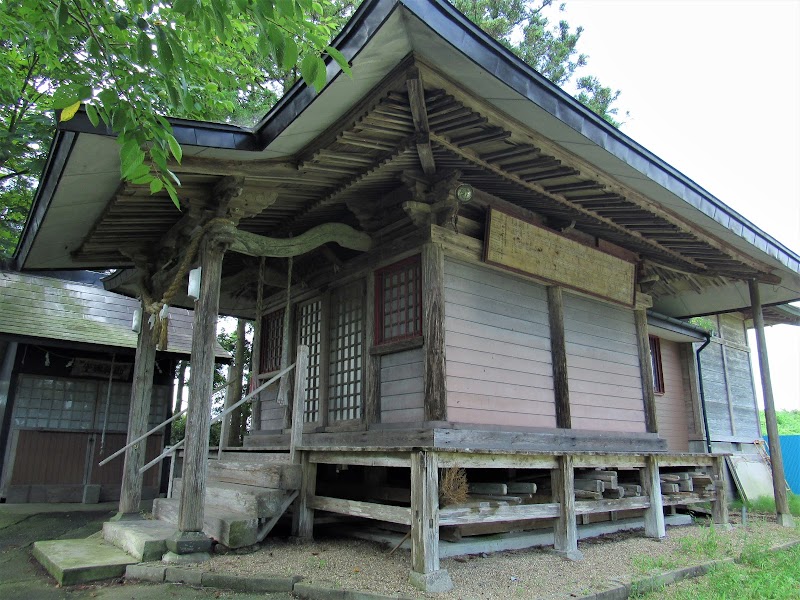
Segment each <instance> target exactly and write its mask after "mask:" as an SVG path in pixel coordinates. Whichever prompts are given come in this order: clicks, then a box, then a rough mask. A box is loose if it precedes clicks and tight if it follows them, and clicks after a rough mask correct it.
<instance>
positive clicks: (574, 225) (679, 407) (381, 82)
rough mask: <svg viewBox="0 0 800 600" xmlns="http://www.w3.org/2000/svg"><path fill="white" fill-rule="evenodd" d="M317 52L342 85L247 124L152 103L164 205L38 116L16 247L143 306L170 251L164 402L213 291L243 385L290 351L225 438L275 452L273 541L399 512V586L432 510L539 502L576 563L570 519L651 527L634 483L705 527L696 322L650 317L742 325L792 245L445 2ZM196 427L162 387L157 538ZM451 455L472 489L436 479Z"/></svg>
mask: <svg viewBox="0 0 800 600" xmlns="http://www.w3.org/2000/svg"><path fill="white" fill-rule="evenodd" d="M334 45H335V46H336V47H337V48H338V49H339V50H340V51H341V52H343V53H344V55H345V56H346V57H347V58H348V59H349V60H350V61H351V63H352V69H353V76H352V78H350V77H348V76H346V75H344V74H342V73H341V72H340V71H339V69H338V67H337V66H336V65H335V64H334V63H330V64H329V65H328V83H327V85H326V87H325V88H324V89H323V90H322V91H321V92H319V93H315V92H314V91H313V90H312V89H310V88H308V87H306V86H304V85H303V84H298V85H296V86H295V87H293V88H292V89H291V90H290V91H289V92H288V93H287V94H286V96H285V97H284V98H283V99H282V100H281V101H280V102H279V103H278V104H277V105H276V106H275V107H274V108H273V109H272V110H271V111H270V112H269V113H268V114H267V115H266V117H265V118H264V119H263V120H262V121H261V122H260V123H259V124H258V125H257V126H256V127H255V128H254V129H243V128H239V127H234V126H230V125H222V124H216V123H203V122H189V121H183V120H174V121H173V122H172V123H173V128H174V132H175V136H176V137H177V139H178V140H179V141H180V142H181V143H182V144H184V148H185V150H184V158H183V161H182V162H181V164H175V165H173V166H172V169H173V170H174V171H175V172H176V173H177V174H178V176H179V177H180V179H181V182H182V187H181V189H180V198H181V203H182V210H181V211H180V212H179V211H177V210H176V209H175V207H174V206H173V205H172V203H171V202H170V201H169V199H168V198H166V196H163V197H162V196H161V195H156V196H151V195H150V194H149V190H147V189H144V188H142V187H140V186H136V185H131V184H127V183H126V184H120V180H119V159H118V153H117V145H116V141H115V139H114V138H113V137H112V136H110V135H109V134H108V132H107V131H105V130H102V129H98V128H94V127H92V126H91V124H90V123H89V121H88V119H87V118H86V117H85V115H84V114H82V113H79V114H78V115H77V116H76V117H75V118H74V119H72V120H71V121H69V122H67V123H65V124H63V125H62V127H61V128H60V129H59V131H58V133H57V135H56V140H55V142H54V145H53V149H52V153H51V156H50V160H49V163H48V167H47V170H46V172H45V177H44V180H43V182H42V185H41V188H40V191H39V194H38V197H37V200H36V205H35V207H34V210H33V215H32V218H31V220H30V223H29V225H28V228H27V229H26V231H25V234H24V237H23V240H22V243H21V248H20V251H19V253H18V256H17V260H18V261H19V266H20V267H22V268H24V269H29V270H36V269H52V268H65V269H69V268H71V269H79V268H90V267H91V268H97V267H104V268H111V267H115V268H119V269H121V271H120V272H119V274H118V275H117V276H116V277H115V278H113V280H112V281H111V284H112V285H113V286H114V287H115V289H117V290H122V291H124V292H126V293H129V294H131V295H135V296H140V297H143V298H145V299H146V304H147V307H146V308H149V309H150V310H151V311H153V310H155V311H156V312H157V309H158V307H159V302H158V300H159V299H160V298H162V297H163V296H164V294H165V292H166V290H167V288H168V287H170V285H171V284H172V283H173V282H175V281H176V280H177V279H185V272H186V269H187V267H195V266H197V265H200V266H201V267H202V289H201V291H200V295H199V300H198V301H197V307H196V320H195V325H194V334H195V338H194V342H195V345H194V346H193V349H192V364H193V370H194V371H195V373H194V374H193V377H192V394H193V398H196V399H202V398H207V397H208V396H209V390H210V381H211V379H210V378H211V375H210V373H211V366H210V365H211V362H210V361H211V355H210V353H209V348H210V344H211V341H213V336H214V324H215V321H216V317H217V314H218V313H223V314H230V315H241V316H245V317H248V318H252V319H256V320H257V321H258V323H259V335H258V336H257V344H256V351H255V353H256V356H257V362H256V364H257V365H258V371H259V373H260V374H259V382H265V381H266V380H267V379H269V378H270V377H272V376H273V375H274V374H275V373H278V372H280V371H281V370H282V369H284V368H286V367H288V366H290V365H291V363H294V361H295V359H294V357H295V355H296V354H297V355H299V356H300V360H299V363H300V364H299V366H298V367H297V368H296V369H295V370H296V374H295V378H296V384H295V385H294V391H293V393H290V392H292V390H291V389H290V387H291V386H290V385H289V383H290V382H289V378H288V377H286V378H284V380H283V382H282V384H281V385H280V386H273V387H271V388H269V389H267V390H266V391H264V392H262V393H261V394H260V402H258V403H257V404H256V405H255V406H254V422H253V427H252V431H251V432H250V435H249V437H248V439H247V440H246V449H245V450H240V451H238V452H237V453H236V459H237V460H240V461H242V460H244V458H243V455H245V454H247V456H248V457H249V459H248V460H250V461H251V463H252V461H256V462H257V460H258V459H257V458H256V459H254V458H253V457H258V456H259V455H260V456H262V459H261V460H263V461H267V460H268V457H269V454H268V453H269V452H284V451H286V450H288V449H290V448H291V450H292V457H293V458H294V460H295V462H296V463H297V464H299V465H300V466H299V467H297V468H296V469H295V470H294V471H293V474H292V476H287V477H286V478H285V479H282V481H284V482H285V487H286V488H291V487H292V486H295V487H298V486H299V496H298V500H297V501H296V506H295V515H297V520H298V522H299V523H298V527H299V531H300V533H301V534H302V535H311V532H312V527H313V519H314V513H315V511H326V512H328V513H339V514H345V515H350V516H359V517H365V518H368V519H372V520H376V521H382V522H386V523H390V524H393V526H395V527H400V528H405V529H409V528H410V531H411V540H412V563H413V572H412V578H413V579H414V581H416V582H417V584H418V585H420V586H421V587H423V588H424V589H430V590H432V589H444V588H446V587H447V582H448V580H449V578H448V577H447V574H446V573H445V572H442V571H440V570H439V560H438V557H439V554H438V551H439V540H440V531H441V532H443V531H445V530H446V529H447V528H450V529H453V528H457V527H463V528H465V529H464V530H466V529H467V528H469V527H473V528H475V527H478V526H480V527H484V531H490V530H491V527H490V526H493V527H495V528H498V527H500V525H503V526H505V527H506V528H508V523H512V524H513V523H518V524H519V523H522V525H520V527H523V528H525V527H532V526H534V525H536V523H537V522H538V523H546V524H547V526H548V527H551V528H552V530H553V532H554V545H555V547H556V549H557V550H559V551H561V552H563V553H565V554H566V555H567V556H570V557H578V556H579V553H578V550H577V536H578V534H577V530H576V516H581V515H584V516H585V515H596V514H601V513H605V514H608V513H617V512H621V511H638V514H640V515H642V514H643V515H644V525H645V533H646V534H647V535H650V536H656V537H660V536H663V535H664V514H663V511H662V506H663V505H670V504H687V503H691V502H696V501H706V500H709V499H711V500H713V505H714V517H715V520H716V521H718V522H725V520H726V518H727V513H726V508H725V497H724V488H723V487H722V486H721V479H722V470H723V468H724V467H723V462H722V459H721V455H720V454H713V453H710V452H709V449H708V448H707V447H706V445H705V443H704V442H703V439H704V437H703V436H704V430H705V428H706V426H705V425H704V417H703V414H704V406H703V403H702V401H701V400H702V399H701V397H700V396H701V394H700V391H699V390H700V386H699V382H698V375H697V361H696V350H697V347H699V345H700V343H702V342H704V341H705V335H704V333H703V332H702V331H699V330H698V329H697V328H696V327H692V326H689V325H687V324H686V323H684V322H682V321H680V320H679V319H683V318H686V317H691V316H695V315H708V314H717V313H733V312H735V311H741V310H751V309H752V311H753V313H754V316H755V321H756V327H757V329H758V330H759V331H760V332H761V334H762V337H761V339H762V340H763V320H762V319H761V307H762V305H775V304H782V303H786V302H790V301H793V300H796V299H798V298H800V257H798V256H797V255H796V254H795V253H793V252H792V251H790V250H789V249H787V248H786V247H785V246H783V245H782V244H781V243H780V242H778V241H776V240H775V239H773V238H772V237H770V236H769V235H767V234H766V233H764V232H763V231H761V230H759V229H758V228H757V227H755V226H754V225H753V224H751V223H749V222H748V221H747V220H746V219H744V218H743V217H741V216H740V215H738V214H736V213H735V212H734V211H732V210H731V209H730V208H728V207H727V206H725V205H724V204H723V203H722V202H721V201H719V200H718V199H716V198H714V197H713V196H712V195H711V194H709V193H708V192H707V191H705V190H704V189H703V188H701V187H700V186H698V185H697V184H696V183H694V182H693V181H691V180H689V179H688V178H687V177H685V176H684V175H682V174H681V173H679V172H677V171H676V170H675V169H674V168H672V167H671V166H669V165H668V164H666V163H665V162H663V161H662V160H660V159H659V158H658V157H656V156H654V155H653V154H651V153H650V152H648V151H647V150H646V149H645V148H643V147H641V146H640V145H638V144H637V143H636V142H634V141H633V140H631V139H630V138H628V137H627V136H626V135H625V134H623V133H621V132H620V131H618V130H616V129H614V128H613V127H611V126H609V125H608V124H607V123H606V122H604V121H603V120H601V119H600V118H599V117H597V116H596V115H595V114H593V113H591V112H590V111H589V110H587V109H586V108H585V107H583V106H582V105H580V104H579V103H577V102H576V101H575V100H574V99H573V98H571V97H570V96H568V95H567V94H565V93H564V92H563V91H561V90H560V89H558V88H557V87H556V86H554V85H553V84H551V83H550V82H549V81H547V80H546V79H544V78H543V77H542V76H540V75H539V74H538V73H536V72H535V71H533V70H532V69H531V68H530V67H528V66H526V65H525V64H524V63H522V62H521V61H520V60H519V59H518V58H516V57H515V56H514V55H512V54H511V53H510V52H508V51H507V50H506V49H505V48H504V47H502V46H501V45H500V44H498V43H496V42H495V41H493V40H492V39H490V38H489V37H488V36H487V35H486V34H485V33H483V32H482V31H481V30H480V29H478V28H477V27H476V26H475V25H473V24H472V23H471V22H469V21H468V20H467V19H466V18H465V17H464V16H463V15H461V14H460V13H458V12H457V11H456V10H455V9H454V8H453V7H451V6H450V5H449V4H447V3H446V2H443V1H441V0H366V1H365V2H364V3H363V4H362V5H361V6H360V8H359V9H358V10H357V11H356V13H355V14H354V16H353V18H352V19H351V21H350V22H349V23H348V24H347V25H346V26H345V28H344V30H343V31H342V33H341V34H340V35H339V37H338V38H337V39H336V40H335V41H334ZM198 237H199V238H200V239H201V243H200V245H199V251H198V253H197V255H196V256H191V255H190V256H188V257H187V256H186V250H187V249H188V248H190V247H194V246H195V245H196V244H194V245H193V244H192V242H193V240H194V241H196V240H197V239H198ZM182 289H183V288H182ZM287 290H288V294H287ZM168 303H170V304H176V305H181V304H185V305H187V306H191V301H190V300H189V299H188V298H187V297H186V296H185V291H181V292H180V293H178V294H177V295H174V297H172V298H170V299H169V302H168ZM722 318H723V319H726V318H727V317H724V316H723V317H722ZM759 323H760V325H759ZM726 331H727V330H726ZM143 332H144V333H143V334H142V336H140V340H139V349H140V354H142V355H144V354H145V353H146V349H147V348H148V347H150V345H151V344H152V341H151V339H150V338H152V337H153V334H152V333H151V332H148V331H147V328H143ZM692 344H696V345H697V347H695V346H693V345H692ZM761 346H763V344H762V345H761ZM298 350H300V352H298ZM761 350H762V352H761V356H762V361H765V360H766V356H765V349H764V348H763V347H762V348H761ZM306 351H307V363H308V368H307V375H304V373H305V372H306V370H305V369H303V368H301V367H303V363H305V362H306V358H305V357H306V354H305V353H306ZM145 362H146V361H145ZM140 368H141V369H145V366H144V362H143V363H142V365H139V363H138V362H137V369H140ZM142 372H143V371H142ZM200 373H204V374H205V375H206V377H201V376H200ZM142 385H143V386H145V385H146V383H144V382H143V383H142ZM276 387H277V389H276ZM144 396H146V393H145V394H144ZM144 396H143V397H144ZM292 400H294V401H295V402H298V401H299V402H302V404H298V405H297V406H298V408H299V410H295V411H294V414H292V411H291V410H290V408H289V407H290V406H291V404H292ZM727 409H728V407H727V406H726V407H725V410H727ZM730 410H731V415H733V418H734V419H739V418H741V419H743V420H742V421H741V422H742V423H745V422H747V423H749V424H748V425H747V427H750V425H751V424H752V423H751V422H755V421H754V419H755V415H754V410H755V409H754V407H753V406H749V407H744V408H742V410H741V411H739V410H738V407H737V406H736V405H735V404H731V408H730ZM737 411H738V412H737ZM746 411H749V413H747V412H746ZM300 413H302V414H300ZM748 415H749V416H748ZM747 419H750V421H747ZM208 420H209V416H208V410H207V407H204V405H203V402H202V401H201V400H197V401H196V402H194V403H190V412H189V421H188V426H187V440H186V451H185V455H184V458H183V477H182V486H181V491H180V501H178V500H175V502H179V508H178V509H177V511H178V518H177V522H178V523H179V529H180V531H181V532H183V533H185V534H186V535H185V536H184V537H183V538H181V540H183V541H185V542H186V543H185V544H183V545H181V543H175V544H173V545H172V548H174V549H177V550H175V551H181V550H182V549H183V550H184V551H189V550H196V549H198V548H202V543H201V542H202V539H204V535H203V534H202V533H201V532H202V531H203V529H204V521H203V519H204V512H203V511H204V509H203V501H202V500H203V498H204V497H205V496H204V494H206V491H207V490H206V472H207V469H206V467H205V461H206V460H207V456H208V454H207V452H208V450H207V444H208V441H207V435H206V432H207V427H208ZM737 422H738V421H737ZM757 427H758V425H757V422H755V430H754V431H753V430H751V429H752V428H750V429H748V428H746V427H745V426H744V425H742V426H741V428H740V431H742V432H743V433H742V435H741V440H739V441H742V440H746V439H749V441H752V439H754V436H756V437H757V434H758V431H757ZM143 430H144V429H143V426H140V427H139V429H136V428H135V427H133V428H132V429H131V430H129V439H131V440H132V439H134V438H135V437H136V436H137V435H139V434H140V433H141V432H143ZM733 437H734V436H731V438H732V441H731V443H734V441H733ZM750 438H752V439H750ZM259 453H260V454H259ZM223 458H224V456H223V455H220V458H218V459H215V460H223ZM273 458H274V457H273ZM774 458H775V455H774V453H773V460H774ZM211 462H212V463H213V461H211ZM451 467H458V468H463V469H465V470H466V476H467V480H468V482H469V486H470V487H469V489H470V492H471V493H472V494H473V496H475V495H477V496H475V497H472V498H471V499H469V500H467V501H466V502H460V503H459V502H455V503H453V504H449V503H448V502H447V501H446V500H442V501H441V502H440V497H439V492H440V483H439V474H440V472H446V471H447V470H448V469H450V468H451ZM127 469H128V467H127V466H126V470H127ZM597 469H601V470H600V471H598V470H597ZM609 469H613V470H614V472H613V473H612V472H609ZM232 470H233V467H230V468H229V469H228V470H227V471H228V473H230V472H232ZM220 471H221V469H211V470H210V471H208V473H209V476H212V475H214V473H216V474H217V475H219V474H220ZM126 472H127V471H126ZM136 472H137V471H136V468H134V466H133V465H132V466H131V471H130V473H131V475H130V481H131V483H130V486H134V487H135V485H137V480H136V477H135V473H136ZM228 476H230V475H228ZM138 477H141V475H139V476H138ZM604 480H606V482H607V483H608V485H607V486H599V485H598V484H594V483H589V484H586V483H585V482H586V481H590V482H592V481H593V482H601V483H602V482H603V481H604ZM693 481H694V482H695V485H696V486H697V488H696V489H695V490H694V491H692V483H693ZM292 482H293V483H292ZM665 482H666V483H667V484H668V485H667V487H665V488H664V491H665V495H662V487H663V486H664V483H665ZM672 482H674V483H672ZM680 482H684V483H680ZM240 483H241V482H240ZM587 486H588V487H589V488H591V489H583V488H584V487H587ZM592 486H594V487H592ZM600 487H603V489H600ZM606 488H608V489H607V491H608V492H611V494H608V493H606V491H604V490H605V489H606ZM509 489H511V490H517V495H514V494H513V493H511V492H509ZM537 489H538V491H537ZM620 490H622V491H620ZM503 496H509V498H507V499H505V500H504V499H503ZM511 496H513V498H514V499H513V500H512V499H511ZM293 497H294V496H288V497H287V498H288V501H289V502H290V501H291V499H292V498H293ZM780 506H781V505H780V502H779V507H780ZM135 509H136V506H135V503H132V502H130V501H128V500H126V498H125V497H123V502H122V505H121V507H120V510H121V512H130V511H133V510H135ZM779 510H780V508H779ZM784 513H785V514H783V517H784V518H786V519H788V518H790V517H789V516H788V512H787V511H784ZM259 518H261V517H259ZM498 524H499V525H498ZM440 528H441V530H440ZM496 530H498V531H499V530H502V529H499V528H498V529H496ZM189 534H192V535H189ZM181 540H178V542H181ZM187 540H188V541H187ZM190 541H192V542H196V544H195V545H192V544H191V543H189V542H190Z"/></svg>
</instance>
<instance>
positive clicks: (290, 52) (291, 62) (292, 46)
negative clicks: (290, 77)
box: [281, 36, 299, 71]
mask: <svg viewBox="0 0 800 600" xmlns="http://www.w3.org/2000/svg"><path fill="white" fill-rule="evenodd" d="M283 39H284V41H285V45H284V48H283V60H282V61H281V67H283V69H285V70H287V71H288V70H289V69H291V68H293V67H294V66H295V65H296V64H297V56H298V53H299V51H298V49H297V42H295V41H294V40H293V39H292V38H290V37H288V36H287V37H285V38H283Z"/></svg>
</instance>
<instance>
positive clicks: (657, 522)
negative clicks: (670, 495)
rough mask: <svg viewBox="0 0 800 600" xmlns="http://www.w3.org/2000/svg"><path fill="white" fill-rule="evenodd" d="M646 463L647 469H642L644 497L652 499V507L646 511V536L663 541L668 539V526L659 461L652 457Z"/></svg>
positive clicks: (647, 457) (647, 458)
mask: <svg viewBox="0 0 800 600" xmlns="http://www.w3.org/2000/svg"><path fill="white" fill-rule="evenodd" d="M645 461H646V464H645V467H644V469H642V495H644V496H647V497H648V498H650V507H649V508H646V509H645V511H644V534H645V535H646V536H647V537H651V538H657V539H661V538H664V537H667V526H666V525H665V523H664V506H663V502H662V500H661V476H660V475H659V472H658V459H657V458H656V457H655V456H653V455H650V456H646V457H645Z"/></svg>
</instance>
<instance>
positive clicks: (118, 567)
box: [33, 538, 139, 585]
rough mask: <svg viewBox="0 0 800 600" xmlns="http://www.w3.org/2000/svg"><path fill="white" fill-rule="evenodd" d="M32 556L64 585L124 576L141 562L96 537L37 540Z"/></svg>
mask: <svg viewBox="0 0 800 600" xmlns="http://www.w3.org/2000/svg"><path fill="white" fill-rule="evenodd" d="M33 556H34V558H35V559H36V560H38V561H39V562H40V563H41V564H42V566H43V567H44V568H45V569H46V570H47V572H48V573H50V575H52V576H53V577H54V578H55V580H56V581H57V582H58V583H59V584H61V585H76V584H78V583H87V582H89V581H100V580H103V579H114V578H115V577H122V576H123V575H124V574H125V569H126V568H127V567H128V565H133V564H136V563H138V562H139V561H138V560H137V559H135V558H134V557H133V556H131V555H130V554H128V553H126V552H123V551H122V550H120V549H119V548H117V547H116V546H114V545H113V544H109V543H108V542H105V541H103V540H98V539H96V538H90V539H82V540H49V541H45V542H34V544H33Z"/></svg>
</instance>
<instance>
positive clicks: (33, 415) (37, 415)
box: [14, 375, 98, 430]
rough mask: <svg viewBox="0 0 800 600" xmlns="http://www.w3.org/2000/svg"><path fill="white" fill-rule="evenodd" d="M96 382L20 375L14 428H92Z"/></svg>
mask: <svg viewBox="0 0 800 600" xmlns="http://www.w3.org/2000/svg"><path fill="white" fill-rule="evenodd" d="M97 388H98V383H97V382H96V381H79V380H78V381H75V380H70V379H64V378H60V377H41V376H38V375H21V376H20V378H19V384H18V388H17V398H16V401H15V406H14V425H16V426H17V427H22V428H28V427H30V428H46V429H71V430H82V429H91V428H92V424H93V423H94V415H95V403H96V401H97Z"/></svg>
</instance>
